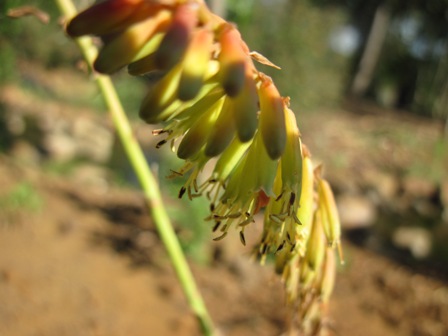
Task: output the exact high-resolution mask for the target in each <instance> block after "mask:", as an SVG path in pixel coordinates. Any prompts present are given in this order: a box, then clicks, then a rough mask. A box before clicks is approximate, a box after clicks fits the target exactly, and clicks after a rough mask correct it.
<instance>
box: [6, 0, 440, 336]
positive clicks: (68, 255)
mask: <svg viewBox="0 0 448 336" xmlns="http://www.w3.org/2000/svg"><path fill="white" fill-rule="evenodd" d="M75 3H76V5H77V7H78V8H80V9H81V8H85V7H86V6H88V5H89V4H90V3H92V1H88V0H78V1H75ZM209 5H210V6H211V7H212V8H213V9H214V11H215V12H217V13H219V14H220V15H221V16H223V17H226V18H227V19H228V20H230V21H232V22H234V23H235V24H237V26H238V28H239V29H240V31H241V33H242V36H243V38H244V39H245V40H246V42H247V44H248V45H249V47H250V48H251V49H252V50H256V51H258V52H260V53H261V54H263V55H264V56H266V57H267V58H269V59H270V60H271V61H272V62H273V63H275V64H276V65H278V66H280V67H281V68H282V70H280V71H279V70H276V69H273V68H268V67H265V66H262V65H260V67H259V69H261V70H262V71H263V72H265V73H266V74H268V75H269V76H272V77H273V78H274V81H275V83H276V84H277V86H278V87H279V90H280V92H281V94H282V95H283V96H290V97H291V107H292V109H293V110H294V111H295V112H296V115H297V119H298V122H299V128H300V130H301V132H302V139H303V142H304V143H305V144H306V145H307V146H308V147H309V149H310V150H311V153H312V154H313V159H314V161H315V163H316V165H317V164H320V163H322V164H323V165H324V174H325V175H326V177H327V178H328V179H329V180H330V182H331V184H332V185H333V188H334V189H335V192H336V196H337V202H338V206H339V211H340V215H341V219H342V224H343V227H344V240H345V241H344V250H345V254H346V259H347V260H346V265H345V266H344V267H341V268H340V270H339V274H338V280H337V284H336V289H335V295H334V300H333V303H332V307H331V309H330V318H329V320H328V326H329V328H330V330H332V332H333V333H334V334H335V335H447V334H448V327H447V326H448V286H447V281H448V244H447V242H448V1H446V0H426V1H417V0H415V1H414V0H345V1H344V0H246V1H237V0H213V1H212V0H211V1H209ZM23 6H32V7H27V8H24V7H23ZM24 14H31V15H24ZM113 79H114V82H115V84H116V87H117V90H118V93H119V95H120V98H121V99H122V102H123V105H124V107H125V109H126V111H127V113H128V115H129V117H130V119H131V121H132V123H133V127H134V130H135V134H136V137H137V138H138V140H139V141H140V143H141V144H142V146H143V147H144V149H145V152H146V153H147V155H148V161H149V164H150V165H151V167H152V168H153V171H154V172H155V173H156V175H157V176H158V180H159V183H160V186H161V188H162V191H163V193H164V197H165V199H166V204H167V207H168V209H169V211H170V214H171V217H172V219H173V221H174V224H175V227H176V230H177V232H178V235H179V237H180V239H181V241H182V244H183V247H184V249H185V251H186V252H187V253H188V255H189V257H190V259H191V260H192V264H193V268H194V272H195V274H196V276H197V277H198V280H199V283H200V286H201V288H203V292H204V296H205V299H206V301H207V303H208V305H209V306H210V310H211V312H212V316H213V317H214V318H215V320H216V321H217V324H218V326H219V327H220V328H221V330H222V331H223V333H224V334H225V335H280V334H281V333H282V332H284V331H285V329H286V326H287V321H286V320H285V310H284V307H283V297H282V293H281V284H279V283H278V281H277V282H276V281H274V280H273V279H274V278H273V276H272V274H271V270H269V269H268V268H269V267H265V268H261V267H259V266H257V265H254V264H253V263H251V262H250V261H249V258H248V255H250V248H244V247H242V246H241V244H240V243H239V238H238V237H237V234H235V235H234V236H235V237H228V238H226V239H225V240H224V241H221V242H219V243H217V242H213V241H211V238H212V236H211V232H210V231H211V229H210V227H209V225H208V224H209V223H204V221H203V218H205V217H206V216H207V213H208V208H207V202H206V201H204V200H201V199H195V200H194V201H193V202H189V201H184V200H179V199H178V198H177V194H178V190H179V188H180V186H181V185H182V184H183V181H182V180H181V179H176V180H167V179H166V178H165V176H167V175H169V173H170V169H177V168H179V167H180V166H181V162H180V161H178V160H177V159H176V158H174V155H172V153H171V152H170V151H169V150H168V149H167V148H162V149H160V150H156V149H155V148H154V146H155V144H156V143H157V142H158V138H156V137H154V136H152V135H151V131H152V127H150V126H148V125H144V124H143V123H142V122H140V121H139V120H138V117H137V111H138V107H139V104H140V101H141V99H142V97H143V96H144V94H145V91H146V87H147V85H148V84H147V81H146V80H145V78H133V77H130V76H129V75H128V74H127V73H126V71H125V70H123V71H121V72H119V73H117V74H116V75H114V77H113ZM0 186H1V187H0V251H1V252H0V302H3V303H4V304H2V305H0V334H1V335H34V334H43V335H90V334H92V335H122V334H130V335H143V334H147V331H148V330H150V331H152V332H153V333H154V334H159V335H170V334H173V333H176V334H179V335H194V334H196V333H197V329H196V325H195V321H194V319H193V318H192V316H191V315H190V314H189V311H188V308H187V307H186V304H185V302H184V298H183V296H182V293H181V292H180V290H179V289H178V288H177V287H178V286H177V283H176V280H175V277H174V274H173V271H172V270H171V268H170V266H169V262H168V259H167V257H166V256H165V254H164V250H163V247H162V246H161V244H160V242H159V240H158V237H157V233H156V231H155V229H154V226H153V224H152V223H151V220H150V219H149V218H148V217H147V212H146V209H145V206H144V201H143V199H142V196H141V195H140V193H139V191H138V186H137V183H136V180H135V177H134V176H133V173H132V171H131V169H130V167H129V165H128V164H127V162H126V158H125V156H124V154H123V151H122V149H121V147H120V145H119V144H118V143H117V141H116V138H115V135H114V131H113V128H112V123H111V121H110V120H109V116H108V113H107V111H106V108H105V105H104V103H103V101H102V98H101V96H100V94H99V91H98V89H97V88H96V86H95V83H94V81H93V78H92V75H89V74H88V72H87V69H86V65H85V64H84V63H83V61H82V58H81V56H80V53H79V50H78V49H77V46H76V45H75V44H74V43H73V41H71V40H70V39H69V38H67V37H66V36H65V34H64V32H63V29H62V21H61V17H60V14H59V12H58V9H57V7H56V6H55V4H54V3H53V2H52V1H48V0H34V1H26V0H2V1H1V2H0ZM251 230H252V234H249V233H248V234H247V235H246V239H247V240H248V245H249V246H250V244H251V243H253V242H255V241H256V240H257V238H258V236H257V235H258V234H259V232H260V228H259V225H254V228H252V229H251ZM229 236H230V235H229ZM260 293H262V294H260ZM142 298H143V300H142ZM142 301H144V302H142ZM228 307H234V308H232V309H231V310H229V308H228ZM148 314H149V315H151V316H149V317H148ZM347 315H348V316H349V318H347ZM366 325H368V326H369V330H366ZM32 330H37V333H33V332H32ZM39 332H40V333H39Z"/></svg>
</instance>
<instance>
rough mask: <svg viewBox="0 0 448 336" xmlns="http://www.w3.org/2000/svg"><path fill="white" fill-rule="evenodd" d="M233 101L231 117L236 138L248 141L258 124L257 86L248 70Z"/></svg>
mask: <svg viewBox="0 0 448 336" xmlns="http://www.w3.org/2000/svg"><path fill="white" fill-rule="evenodd" d="M233 101H234V109H233V117H234V121H235V126H236V130H237V134H238V138H239V139H240V140H241V141H242V142H246V141H249V140H251V139H252V138H253V137H254V134H255V131H256V130H257V126H258V117H257V112H258V94H257V86H256V84H255V81H254V79H253V78H252V74H251V73H250V71H247V73H246V76H245V78H244V86H243V88H242V89H241V92H240V93H239V94H238V95H237V96H236V97H235V98H233Z"/></svg>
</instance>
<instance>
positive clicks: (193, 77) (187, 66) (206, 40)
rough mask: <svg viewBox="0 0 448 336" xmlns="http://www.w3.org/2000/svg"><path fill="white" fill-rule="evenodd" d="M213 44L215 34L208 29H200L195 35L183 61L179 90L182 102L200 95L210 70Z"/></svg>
mask: <svg viewBox="0 0 448 336" xmlns="http://www.w3.org/2000/svg"><path fill="white" fill-rule="evenodd" d="M212 43H213V34H212V33H211V32H210V31H209V30H208V29H200V30H199V31H197V32H196V33H195V34H194V35H193V37H192V39H191V42H190V44H189V46H188V49H187V52H186V54H185V57H184V59H183V61H182V67H183V70H182V75H181V78H180V82H179V90H178V97H179V99H180V100H183V101H187V100H190V99H193V98H194V97H196V95H197V94H198V93H199V90H200V89H201V87H202V84H203V83H204V76H205V73H206V72H207V69H208V62H209V60H210V56H211V47H212Z"/></svg>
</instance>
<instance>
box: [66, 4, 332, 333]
mask: <svg viewBox="0 0 448 336" xmlns="http://www.w3.org/2000/svg"><path fill="white" fill-rule="evenodd" d="M67 32H68V34H69V35H71V36H74V37H77V36H82V35H89V34H90V35H96V36H99V37H100V38H101V39H102V41H103V46H102V49H101V51H100V52H99V54H98V56H97V58H96V61H95V63H94V68H95V70H96V71H98V72H100V73H106V74H110V73H113V72H115V71H117V70H119V69H121V68H123V67H125V66H126V67H127V69H128V72H129V73H130V74H131V75H137V76H138V75H144V74H147V73H156V74H158V78H160V80H158V81H157V82H156V83H154V84H153V85H152V86H151V87H150V89H149V91H148V93H147V94H146V96H145V97H144V99H143V101H142V104H141V107H140V117H141V118H142V119H143V120H144V121H145V122H147V123H151V124H159V123H161V124H162V125H163V128H162V129H159V130H157V131H154V134H156V135H164V136H165V137H164V139H163V140H161V141H160V142H159V143H158V145H157V147H161V146H163V145H164V144H166V143H170V144H171V148H172V150H173V151H175V152H176V153H177V156H178V157H179V158H181V159H183V160H185V164H184V165H183V166H182V167H181V168H180V169H178V170H176V171H174V170H173V173H172V177H175V176H179V175H186V176H188V178H187V182H186V183H185V184H184V186H183V187H182V188H181V190H180V191H179V197H183V196H184V195H187V196H188V197H189V198H190V199H191V198H193V197H196V196H200V195H205V196H206V197H207V198H208V199H209V200H210V211H211V214H210V216H209V217H208V218H207V219H208V220H209V221H210V222H211V227H212V230H213V231H214V232H215V233H216V238H215V240H220V239H222V238H224V237H225V236H226V235H227V234H228V232H229V230H230V229H231V228H232V227H233V228H234V229H236V230H238V231H239V235H240V238H241V242H242V243H243V244H244V245H245V244H246V242H245V235H244V231H245V228H246V227H247V225H250V224H251V223H253V222H254V221H255V219H254V215H255V214H256V213H257V212H259V211H260V210H262V209H264V224H263V225H264V226H263V234H262V237H261V239H260V242H259V244H258V246H257V247H256V249H255V251H254V254H255V256H257V258H258V259H259V260H260V261H261V262H262V263H264V261H265V259H266V257H267V255H268V254H273V256H274V258H275V264H276V270H277V272H278V273H280V274H281V275H282V278H283V280H284V282H285V287H286V291H287V297H288V302H289V303H290V304H291V306H292V307H294V308H297V309H298V313H297V314H296V316H297V319H298V321H299V325H300V326H301V328H302V329H303V330H304V331H305V332H306V333H310V334H311V333H315V332H316V330H318V329H319V328H320V325H321V320H322V318H321V317H322V312H323V311H324V310H325V306H326V303H327V301H328V298H329V296H330V294H331V291H332V286H333V285H332V284H333V282H334V274H335V258H334V253H335V252H334V248H335V247H339V246H340V242H339V240H340V225H339V219H338V213H337V209H336V206H335V202H334V197H333V194H332V192H331V189H330V187H329V185H328V183H327V182H326V181H325V180H324V179H322V177H321V173H320V168H317V169H314V168H313V165H312V162H311V158H310V154H309V152H308V150H307V149H306V147H305V146H304V145H303V144H302V142H301V137H300V132H299V129H298V126H297V122H296V119H295V115H294V113H293V112H292V111H291V110H290V108H289V98H287V97H282V96H281V95H280V93H279V91H278V90H277V88H276V86H275V84H274V83H273V81H272V79H271V78H270V77H268V76H267V75H265V74H263V73H262V72H260V71H258V70H257V68H256V66H255V63H254V61H255V62H261V63H263V64H267V65H271V66H273V67H276V66H275V65H273V64H272V63H270V62H269V61H268V60H267V59H265V58H264V57H263V56H261V55H260V54H258V53H256V52H251V51H250V50H249V48H248V46H247V45H246V43H245V42H244V41H243V39H242V38H241V35H240V33H239V31H238V30H237V28H236V27H235V26H234V25H232V24H230V23H228V22H226V21H225V20H224V19H222V18H220V17H218V16H216V15H214V14H213V13H211V12H210V11H209V9H208V7H207V6H206V4H205V2H204V1H202V0H106V1H104V2H101V3H99V4H97V5H94V6H92V7H90V8H88V9H86V10H85V11H83V12H81V13H80V14H79V15H77V16H76V17H75V18H73V19H72V20H71V21H70V22H69V24H68V26H67ZM212 158H216V160H213V161H211V162H213V163H214V168H213V171H212V173H211V175H210V176H205V177H204V176H202V175H203V168H204V166H205V165H206V164H207V163H208V162H209V161H210V160H211V159H212ZM339 251H340V249H339Z"/></svg>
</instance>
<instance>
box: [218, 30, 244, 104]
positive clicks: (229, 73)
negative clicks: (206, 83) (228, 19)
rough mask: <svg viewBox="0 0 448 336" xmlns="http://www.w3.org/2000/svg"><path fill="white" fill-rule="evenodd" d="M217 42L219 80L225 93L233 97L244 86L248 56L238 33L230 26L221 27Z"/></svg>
mask: <svg viewBox="0 0 448 336" xmlns="http://www.w3.org/2000/svg"><path fill="white" fill-rule="evenodd" d="M219 42H220V44H221V53H220V54H219V58H218V60H219V62H220V65H221V70H220V78H219V80H220V82H221V85H222V87H223V88H224V90H225V91H226V93H227V94H228V95H229V96H231V97H235V96H236V95H238V93H239V92H240V91H241V89H242V88H243V86H244V77H245V73H246V67H247V59H248V56H247V55H246V53H245V51H244V48H243V42H242V40H241V35H240V33H239V32H238V30H236V29H235V28H233V27H231V26H229V27H225V28H223V31H222V32H221V35H220V37H219Z"/></svg>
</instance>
